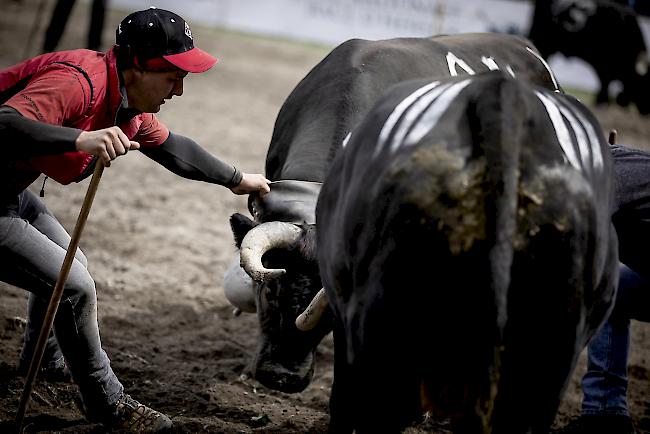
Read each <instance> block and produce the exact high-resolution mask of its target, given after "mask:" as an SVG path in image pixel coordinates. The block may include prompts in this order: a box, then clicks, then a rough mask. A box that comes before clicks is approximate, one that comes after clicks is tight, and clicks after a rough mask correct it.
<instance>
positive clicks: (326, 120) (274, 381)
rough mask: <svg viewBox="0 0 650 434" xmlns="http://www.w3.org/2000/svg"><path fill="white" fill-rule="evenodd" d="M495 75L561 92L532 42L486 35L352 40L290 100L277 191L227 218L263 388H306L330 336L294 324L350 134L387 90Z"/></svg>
mask: <svg viewBox="0 0 650 434" xmlns="http://www.w3.org/2000/svg"><path fill="white" fill-rule="evenodd" d="M491 69H501V70H503V71H507V73H508V74H510V75H512V76H515V77H517V78H518V79H521V80H526V81H529V82H532V83H534V84H537V85H539V86H542V87H545V88H548V89H551V90H556V89H557V88H558V86H557V83H556V81H555V78H554V77H553V75H552V73H551V72H550V70H549V69H548V66H547V65H546V63H545V62H544V61H543V60H542V59H541V57H540V56H539V54H538V53H537V50H536V49H535V47H534V46H533V45H532V44H531V43H530V42H529V41H528V40H526V39H524V38H520V37H516V36H509V35H499V34H488V33H485V34H464V35H454V36H437V37H433V38H402V39H392V40H383V41H366V40H358V39H355V40H350V41H347V42H345V43H343V44H341V45H340V46H338V47H336V48H335V49H334V50H333V51H332V52H331V53H330V54H329V55H328V56H326V57H325V58H324V59H323V60H322V61H321V62H320V63H319V64H317V65H316V66H315V67H314V68H313V69H312V70H311V71H310V72H309V74H307V76H305V77H304V78H303V80H302V81H301V82H300V83H299V84H298V85H297V86H296V88H295V89H294V90H293V91H292V92H291V94H290V95H289V96H288V98H287V99H286V101H285V103H284V104H283V105H282V108H281V109H280V112H279V114H278V117H277V119H276V123H275V128H274V130H273V135H272V138H271V143H270V145H269V149H268V154H267V159H266V176H267V177H268V178H269V179H271V180H272V181H275V183H274V184H273V185H272V186H271V193H270V194H269V195H268V196H267V197H265V199H264V200H261V199H260V198H258V197H251V200H250V202H249V204H250V206H249V208H250V210H251V213H252V214H253V217H254V220H251V219H249V218H248V217H246V216H244V215H241V214H234V215H233V216H232V217H231V226H232V229H233V233H234V237H235V241H236V244H237V246H238V247H240V246H241V250H240V253H241V256H242V261H241V262H242V265H243V266H244V268H245V269H246V270H247V272H248V274H249V275H250V276H252V277H253V281H254V282H251V281H250V279H249V280H248V282H247V281H246V280H247V279H248V277H247V276H246V274H245V273H243V272H242V271H241V269H240V268H239V266H238V264H239V260H236V263H235V264H233V266H232V267H231V270H229V272H228V273H227V276H226V279H225V280H226V281H225V289H226V295H227V296H228V298H229V299H230V300H231V301H232V302H233V304H235V305H237V306H238V307H240V308H242V309H243V310H247V311H255V310H256V311H257V315H258V319H259V326H260V330H259V339H258V347H257V350H256V353H255V356H254V360H253V363H252V371H253V375H254V376H255V378H256V379H257V380H258V381H260V382H261V383H262V384H264V385H265V386H267V387H270V388H273V389H278V390H282V391H285V392H299V391H302V390H303V389H304V388H305V387H307V385H308V384H309V382H310V381H311V378H312V375H313V366H314V363H313V354H314V351H315V349H316V346H317V345H318V343H319V342H320V341H321V340H322V338H323V337H324V336H325V335H326V334H327V333H329V332H330V331H331V323H329V319H328V315H326V318H325V319H324V321H322V322H321V323H319V324H318V326H316V327H314V329H313V330H310V331H301V330H298V329H297V328H296V326H295V325H294V321H295V319H296V317H297V316H298V315H299V314H300V313H301V312H302V311H303V310H304V309H305V307H306V306H307V305H308V304H309V302H310V300H311V299H312V298H313V297H314V294H315V293H316V292H317V291H318V290H319V289H320V288H321V281H320V276H319V271H318V266H317V261H316V257H315V250H314V246H315V234H314V233H315V226H314V223H315V221H314V208H315V203H316V198H317V196H318V191H319V189H320V183H322V181H323V180H324V179H325V176H326V174H327V172H328V170H329V167H330V164H331V162H332V160H333V158H334V156H335V155H336V154H337V153H338V151H339V150H340V149H341V148H342V143H343V142H344V139H345V138H346V136H348V134H349V133H350V132H351V131H352V130H353V128H354V127H355V126H356V125H357V123H358V122H359V121H360V120H361V119H362V118H363V116H364V115H365V113H366V112H367V110H368V109H369V108H370V107H371V105H372V104H373V103H375V102H376V101H377V99H378V98H379V96H380V95H381V94H382V93H383V92H384V91H385V90H386V89H387V88H388V87H389V86H390V85H393V84H396V83H399V82H401V81H404V80H408V79H416V78H424V77H449V76H450V75H451V76H453V75H467V74H474V73H477V72H480V71H488V70H491ZM252 229H254V230H252ZM249 231H250V232H249ZM267 252H268V253H267ZM269 269H270V270H271V271H269ZM285 271H286V272H285ZM242 284H243V289H241V288H242Z"/></svg>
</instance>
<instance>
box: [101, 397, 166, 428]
mask: <svg viewBox="0 0 650 434" xmlns="http://www.w3.org/2000/svg"><path fill="white" fill-rule="evenodd" d="M110 428H111V430H112V432H116V433H152V434H153V433H156V434H158V433H168V432H171V429H172V428H173V424H172V421H171V420H170V419H169V418H168V417H167V416H165V415H164V414H162V413H160V412H158V411H156V410H153V409H151V408H149V407H147V406H146V405H142V404H140V403H139V402H138V401H136V400H135V399H133V398H131V397H130V396H129V395H127V394H126V393H124V394H122V397H121V398H120V399H119V400H118V401H117V404H115V416H113V420H112V423H111V425H110Z"/></svg>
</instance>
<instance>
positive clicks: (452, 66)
mask: <svg viewBox="0 0 650 434" xmlns="http://www.w3.org/2000/svg"><path fill="white" fill-rule="evenodd" d="M481 63H482V64H483V65H485V66H487V68H488V69H489V70H490V71H494V70H497V69H501V68H499V65H497V62H496V61H495V60H494V58H493V57H486V56H481ZM447 67H448V68H449V75H451V76H452V77H456V76H457V75H458V69H457V67H460V68H461V69H462V70H463V71H465V72H466V73H467V74H469V75H474V74H476V72H474V69H472V67H471V66H469V65H468V64H467V62H465V61H464V60H463V59H461V58H460V57H458V56H456V55H455V54H454V53H452V52H451V51H448V52H447ZM505 71H506V72H507V73H508V74H510V75H512V76H513V77H514V76H515V72H514V71H513V70H512V67H510V65H506V67H505Z"/></svg>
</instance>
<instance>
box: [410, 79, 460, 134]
mask: <svg viewBox="0 0 650 434" xmlns="http://www.w3.org/2000/svg"><path fill="white" fill-rule="evenodd" d="M471 82H472V80H471V79H469V78H468V79H466V80H463V81H461V82H458V83H455V84H454V85H452V86H451V87H449V89H447V90H445V91H444V93H442V95H440V97H439V98H438V99H437V100H436V101H435V102H434V103H433V104H431V105H430V106H429V108H427V110H426V112H424V114H423V115H422V117H421V118H420V120H419V121H418V123H417V124H416V125H415V126H414V127H413V129H412V130H411V131H410V132H409V135H408V136H407V137H406V140H404V145H405V146H412V145H415V144H417V143H418V142H419V141H420V139H422V137H424V136H425V135H426V134H427V133H428V132H429V131H431V130H432V129H433V128H434V127H435V126H436V124H437V123H438V120H440V117H441V116H442V114H443V113H444V112H446V111H447V109H448V108H449V105H450V104H451V103H452V101H453V100H454V99H455V98H456V97H457V96H458V94H459V93H460V92H461V91H462V90H463V89H465V87H467V85H469V84H470V83H471Z"/></svg>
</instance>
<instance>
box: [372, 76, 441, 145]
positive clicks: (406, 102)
mask: <svg viewBox="0 0 650 434" xmlns="http://www.w3.org/2000/svg"><path fill="white" fill-rule="evenodd" d="M438 84H440V82H439V81H434V82H431V83H429V84H426V85H424V86H422V87H421V88H419V89H417V90H415V91H414V92H413V93H411V94H410V95H409V96H407V97H406V98H404V99H403V100H402V102H400V103H399V104H398V105H397V106H396V107H395V109H393V112H392V113H391V114H390V115H389V116H388V118H387V119H386V123H385V124H384V126H383V128H382V129H381V132H380V133H379V141H378V143H377V147H376V148H375V153H374V154H373V157H375V156H377V154H379V152H380V151H381V150H382V148H383V147H384V144H385V143H386V141H387V140H388V136H389V135H390V133H391V132H392V131H393V128H394V127H395V124H397V121H399V119H400V118H401V117H402V114H403V113H404V112H405V111H406V110H408V108H409V107H410V106H411V104H413V102H414V101H415V100H417V99H418V98H419V97H420V96H422V95H424V94H425V93H427V92H429V91H430V90H431V89H434V88H435V87H436V86H438Z"/></svg>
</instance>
